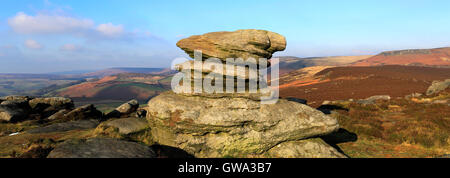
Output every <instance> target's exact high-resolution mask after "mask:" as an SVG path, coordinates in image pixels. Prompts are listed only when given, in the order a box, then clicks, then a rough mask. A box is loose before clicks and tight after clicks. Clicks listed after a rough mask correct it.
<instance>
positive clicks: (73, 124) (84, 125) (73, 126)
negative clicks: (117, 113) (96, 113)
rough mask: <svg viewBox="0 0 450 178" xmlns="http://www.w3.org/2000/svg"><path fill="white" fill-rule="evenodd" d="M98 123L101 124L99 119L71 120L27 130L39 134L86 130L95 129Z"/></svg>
mask: <svg viewBox="0 0 450 178" xmlns="http://www.w3.org/2000/svg"><path fill="white" fill-rule="evenodd" d="M98 124H99V121H98V120H79V121H69V122H64V123H56V124H52V125H48V126H45V127H39V128H35V129H31V130H28V131H27V132H28V133H31V134H37V133H51V132H67V131H71V130H86V129H93V128H95V127H97V125H98Z"/></svg>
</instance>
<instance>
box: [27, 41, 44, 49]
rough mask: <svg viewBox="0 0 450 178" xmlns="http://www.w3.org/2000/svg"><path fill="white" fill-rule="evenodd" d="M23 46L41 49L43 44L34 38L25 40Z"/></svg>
mask: <svg viewBox="0 0 450 178" xmlns="http://www.w3.org/2000/svg"><path fill="white" fill-rule="evenodd" d="M25 46H26V47H27V48H30V49H42V48H43V46H42V45H41V44H39V43H38V42H37V41H34V40H26V41H25Z"/></svg>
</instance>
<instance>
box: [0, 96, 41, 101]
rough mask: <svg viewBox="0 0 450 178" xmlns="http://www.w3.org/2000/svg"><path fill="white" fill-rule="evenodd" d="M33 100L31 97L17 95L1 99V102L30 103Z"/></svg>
mask: <svg viewBox="0 0 450 178" xmlns="http://www.w3.org/2000/svg"><path fill="white" fill-rule="evenodd" d="M31 99H33V97H30V96H17V95H12V96H3V97H0V101H27V102H28V101H30V100H31Z"/></svg>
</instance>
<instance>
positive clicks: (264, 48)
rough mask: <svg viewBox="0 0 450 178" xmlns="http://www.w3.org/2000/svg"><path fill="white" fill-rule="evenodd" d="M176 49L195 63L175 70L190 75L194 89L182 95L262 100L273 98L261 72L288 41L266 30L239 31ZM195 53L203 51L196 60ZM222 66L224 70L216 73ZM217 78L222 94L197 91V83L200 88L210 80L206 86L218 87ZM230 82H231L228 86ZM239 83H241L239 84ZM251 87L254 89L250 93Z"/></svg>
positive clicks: (215, 34) (186, 42)
mask: <svg viewBox="0 0 450 178" xmlns="http://www.w3.org/2000/svg"><path fill="white" fill-rule="evenodd" d="M177 46H178V47H180V48H181V49H183V50H184V51H186V53H187V54H188V55H189V56H191V57H192V58H194V59H195V61H187V62H185V63H183V64H179V65H177V66H176V69H177V70H178V71H180V72H183V73H184V74H185V75H187V74H190V78H191V81H192V82H191V84H192V85H190V86H186V85H185V86H182V87H180V90H182V91H183V92H181V94H185V95H198V96H208V97H222V96H231V97H242V96H244V97H247V98H251V99H259V98H260V97H261V96H262V95H264V94H266V95H270V94H269V93H268V92H267V84H266V83H265V81H264V80H261V77H262V75H261V73H260V72H259V69H265V68H267V67H268V66H269V65H270V63H269V62H268V59H270V58H271V57H272V54H273V53H274V52H277V51H283V50H284V49H285V48H286V40H285V38H284V37H283V36H281V35H280V34H277V33H274V32H269V31H265V30H238V31H234V32H212V33H207V34H204V35H197V36H191V37H189V38H186V39H182V40H180V41H179V42H178V43H177ZM195 51H201V55H198V56H196V54H195ZM227 59H232V61H229V60H228V61H227ZM260 59H262V60H260ZM264 59H265V60H264ZM261 61H264V62H261ZM220 66H222V69H221V70H215V69H218V67H220ZM227 70H229V71H227ZM217 71H222V72H220V73H217ZM218 78H222V81H223V85H222V86H223V90H222V92H212V93H209V92H205V90H204V88H199V89H201V91H200V92H196V91H195V90H194V89H195V88H194V87H193V86H194V84H195V82H197V81H198V84H200V85H201V84H202V83H203V82H204V81H205V80H208V81H206V83H208V82H209V83H211V84H212V85H213V86H215V84H216V83H215V82H216V81H217V80H216V79H218ZM227 79H229V80H230V82H229V83H227ZM238 80H241V81H242V82H241V83H239V82H238ZM238 84H240V85H238ZM228 85H232V87H230V88H233V90H232V92H231V93H229V92H227V91H226V89H225V88H226V87H227V86H228ZM250 86H251V87H253V88H251V89H250ZM186 87H187V88H189V87H191V89H190V91H188V90H183V89H185V88H186ZM175 90H177V89H175Z"/></svg>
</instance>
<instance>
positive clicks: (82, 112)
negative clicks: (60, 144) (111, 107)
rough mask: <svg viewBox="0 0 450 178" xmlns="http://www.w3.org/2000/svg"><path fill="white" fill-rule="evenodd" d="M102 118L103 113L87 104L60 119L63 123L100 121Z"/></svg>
mask: <svg viewBox="0 0 450 178" xmlns="http://www.w3.org/2000/svg"><path fill="white" fill-rule="evenodd" d="M102 118H103V113H102V112H101V111H99V110H97V109H96V108H95V106H94V105H92V104H88V105H84V106H81V107H78V108H76V109H74V110H72V111H70V112H68V113H67V114H64V117H63V118H61V119H62V120H64V121H74V120H88V119H95V120H101V119H102Z"/></svg>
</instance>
